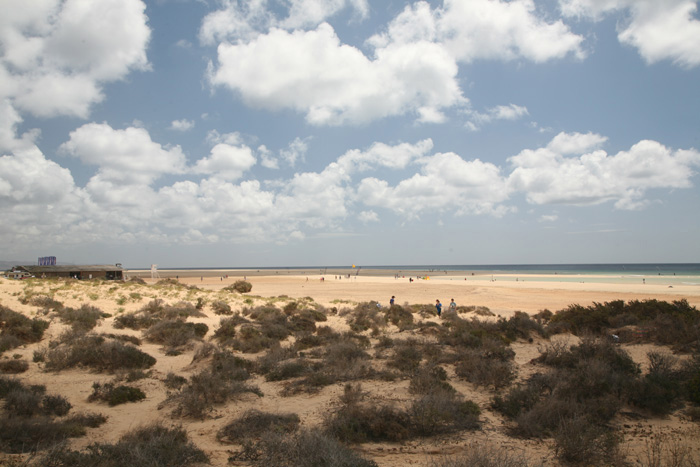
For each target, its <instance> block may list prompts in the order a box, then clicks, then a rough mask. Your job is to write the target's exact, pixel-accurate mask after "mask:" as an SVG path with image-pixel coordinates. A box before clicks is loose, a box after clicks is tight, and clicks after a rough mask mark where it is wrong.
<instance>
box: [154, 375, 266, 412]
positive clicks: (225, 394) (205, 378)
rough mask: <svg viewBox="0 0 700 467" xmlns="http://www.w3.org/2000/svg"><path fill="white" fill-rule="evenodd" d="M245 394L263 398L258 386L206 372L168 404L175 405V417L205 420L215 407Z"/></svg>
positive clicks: (192, 381) (169, 398) (193, 378)
mask: <svg viewBox="0 0 700 467" xmlns="http://www.w3.org/2000/svg"><path fill="white" fill-rule="evenodd" d="M244 393H253V394H256V395H258V396H260V397H262V392H260V389H259V388H258V387H257V386H251V385H249V384H246V383H244V382H242V381H237V380H232V379H231V378H229V377H228V375H226V374H224V373H215V372H213V371H211V370H205V371H202V372H201V373H198V374H196V375H193V376H192V377H191V378H190V380H189V382H188V383H187V385H185V386H184V387H183V388H182V389H180V391H179V392H177V393H175V394H172V395H170V396H169V397H168V399H167V401H166V402H168V403H174V404H175V409H174V410H173V415H176V416H180V417H185V418H196V419H203V418H205V417H206V416H207V414H208V413H209V412H211V411H212V410H213V408H214V406H215V405H221V404H224V403H226V402H227V401H229V400H231V399H233V398H235V397H237V396H239V395H241V394H244Z"/></svg>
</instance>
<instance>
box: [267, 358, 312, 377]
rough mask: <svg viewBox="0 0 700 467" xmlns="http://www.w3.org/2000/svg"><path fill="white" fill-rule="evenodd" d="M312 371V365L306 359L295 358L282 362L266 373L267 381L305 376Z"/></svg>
mask: <svg viewBox="0 0 700 467" xmlns="http://www.w3.org/2000/svg"><path fill="white" fill-rule="evenodd" d="M310 371H311V365H309V363H308V362H306V361H305V360H293V361H286V362H282V363H280V364H279V365H277V366H276V367H274V368H272V369H270V371H269V372H268V373H267V374H266V375H265V380H267V381H283V380H286V379H291V378H297V377H299V376H304V375H305V374H308V373H309V372H310Z"/></svg>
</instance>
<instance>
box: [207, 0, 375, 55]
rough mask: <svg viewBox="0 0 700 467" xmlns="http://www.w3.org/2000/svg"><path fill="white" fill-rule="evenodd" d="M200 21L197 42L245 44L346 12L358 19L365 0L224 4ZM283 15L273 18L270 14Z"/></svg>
mask: <svg viewBox="0 0 700 467" xmlns="http://www.w3.org/2000/svg"><path fill="white" fill-rule="evenodd" d="M221 3H222V8H221V9H219V10H217V11H214V12H212V13H209V14H208V15H206V16H205V17H204V19H203V20H202V25H201V27H200V30H199V40H200V41H201V42H202V43H203V44H206V45H214V44H216V43H218V42H224V41H230V42H236V41H240V40H243V41H247V40H251V39H254V38H255V37H257V36H258V35H259V34H264V33H266V32H267V31H269V30H270V29H272V28H279V29H287V30H292V29H300V28H315V27H316V26H318V25H319V24H321V23H323V22H324V21H326V20H327V19H328V18H330V17H332V16H334V15H336V14H338V13H339V12H341V11H343V10H344V9H346V8H352V10H353V11H354V13H355V15H356V17H357V18H359V19H364V18H366V17H367V15H368V14H369V4H368V0H271V1H270V0H245V1H244V0H224V1H222V2H221ZM272 8H274V9H275V10H276V11H281V12H283V14H282V15H280V16H278V15H275V14H274V13H273V11H272Z"/></svg>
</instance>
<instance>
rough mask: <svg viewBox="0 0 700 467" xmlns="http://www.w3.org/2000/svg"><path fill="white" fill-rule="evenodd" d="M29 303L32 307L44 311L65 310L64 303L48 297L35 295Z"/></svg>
mask: <svg viewBox="0 0 700 467" xmlns="http://www.w3.org/2000/svg"><path fill="white" fill-rule="evenodd" d="M27 303H29V304H30V305H32V306H38V307H40V308H43V309H44V310H53V311H59V310H61V308H63V303H61V302H59V301H58V300H54V299H53V298H52V297H50V296H48V295H33V296H32V297H30V298H29V299H28V300H27Z"/></svg>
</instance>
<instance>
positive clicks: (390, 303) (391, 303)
mask: <svg viewBox="0 0 700 467" xmlns="http://www.w3.org/2000/svg"><path fill="white" fill-rule="evenodd" d="M395 298H396V297H395V296H393V295H392V296H391V300H389V305H390V306H391V305H393V304H394V299H395Z"/></svg>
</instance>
